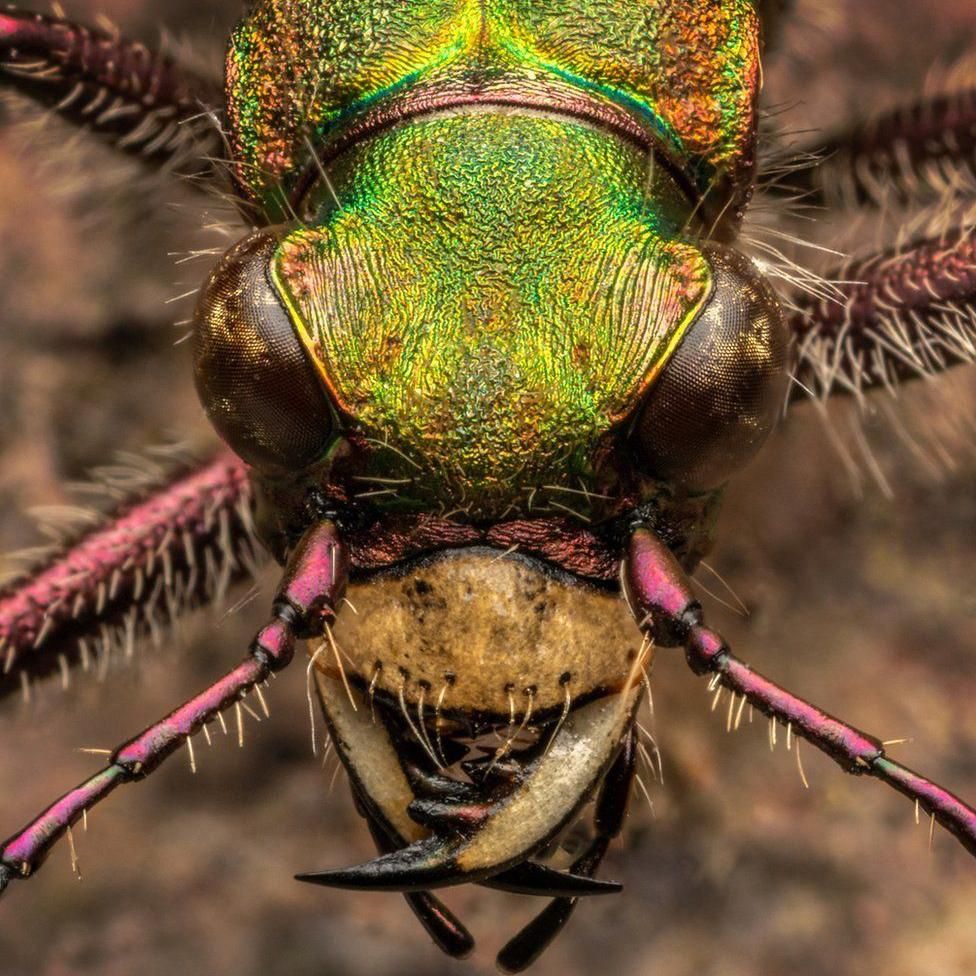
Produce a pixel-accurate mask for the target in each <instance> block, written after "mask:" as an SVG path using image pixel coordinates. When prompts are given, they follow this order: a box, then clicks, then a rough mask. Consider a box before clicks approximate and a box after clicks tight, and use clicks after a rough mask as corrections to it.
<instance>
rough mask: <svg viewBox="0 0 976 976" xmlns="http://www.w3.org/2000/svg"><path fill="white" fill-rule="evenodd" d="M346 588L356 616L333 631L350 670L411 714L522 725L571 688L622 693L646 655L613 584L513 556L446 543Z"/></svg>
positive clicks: (575, 697)
mask: <svg viewBox="0 0 976 976" xmlns="http://www.w3.org/2000/svg"><path fill="white" fill-rule="evenodd" d="M349 595H350V599H351V600H352V602H353V603H354V604H355V606H356V608H357V610H358V613H355V614H350V613H347V614H343V615H342V616H340V618H339V620H338V621H337V623H336V628H335V638H336V642H337V643H338V644H339V646H340V647H342V648H343V660H344V662H345V663H344V667H347V669H348V672H349V676H350V679H351V680H353V681H354V682H356V681H358V682H359V683H360V684H361V685H362V686H364V687H365V686H369V687H370V689H371V691H372V692H373V694H375V696H376V698H377V699H378V700H381V701H382V700H385V701H387V702H390V703H392V704H394V705H400V704H401V701H402V707H401V710H402V711H407V712H409V713H410V715H411V716H416V715H417V712H418V708H419V709H420V710H422V711H424V712H425V713H433V712H434V711H435V710H436V711H438V712H439V713H440V714H441V715H442V716H444V717H450V716H452V715H455V716H458V717H459V718H460V719H461V720H462V721H463V720H465V719H466V718H467V717H469V716H471V715H472V714H477V715H480V716H490V717H492V718H497V719H499V720H514V722H515V723H516V724H517V723H520V722H521V721H522V720H523V718H524V719H526V726H528V725H529V724H531V723H533V722H538V721H539V720H540V719H543V718H545V717H551V716H558V715H559V714H560V713H561V712H562V711H563V709H564V707H565V704H566V697H567V691H568V693H569V695H570V696H571V699H572V701H573V703H576V702H579V701H582V700H585V699H587V698H595V697H599V696H600V695H604V694H606V693H608V692H611V691H617V690H619V689H620V688H621V687H622V686H623V684H624V683H625V682H626V680H627V676H628V674H629V673H630V670H631V667H632V666H633V662H634V660H635V659H636V658H637V657H638V656H639V655H640V654H641V652H642V647H641V641H640V634H639V633H637V632H636V631H635V630H634V624H633V620H632V618H631V615H630V612H629V611H628V609H627V606H626V604H625V603H624V601H623V600H622V599H621V598H620V595H619V593H617V592H615V591H612V590H608V589H604V588H601V587H598V586H594V585H592V584H590V583H587V582H585V581H582V580H580V579H578V578H576V577H574V576H571V575H570V574H568V573H565V572H561V571H559V570H556V569H554V568H553V567H551V566H548V565H546V564H544V563H542V562H541V561H539V560H536V559H533V558H531V557H527V556H524V555H522V554H520V553H513V552H505V551H500V550H498V549H490V548H482V547H469V548H464V549H453V550H444V551H442V552H439V553H437V554H435V555H433V556H431V557H428V558H425V559H421V560H417V561H414V562H412V563H410V564H409V565H407V566H406V567H401V568H400V569H398V570H394V571H391V572H387V573H383V574H377V575H374V576H371V577H369V578H367V579H366V580H363V581H360V582H359V583H356V584H353V586H352V587H351V589H350V594H349ZM333 660H334V654H332V653H323V654H322V655H321V656H320V657H318V658H317V659H316V667H317V668H319V669H320V670H325V671H329V670H334V669H333ZM527 713H528V717H526V716H527Z"/></svg>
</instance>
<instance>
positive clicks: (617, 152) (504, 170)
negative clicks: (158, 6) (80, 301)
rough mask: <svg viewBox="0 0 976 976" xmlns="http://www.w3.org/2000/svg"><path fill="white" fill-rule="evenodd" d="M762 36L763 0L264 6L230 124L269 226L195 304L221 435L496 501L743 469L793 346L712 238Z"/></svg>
mask: <svg viewBox="0 0 976 976" xmlns="http://www.w3.org/2000/svg"><path fill="white" fill-rule="evenodd" d="M706 8H707V9H706ZM758 51H759V26H758V18H757V15H756V13H755V11H754V9H753V6H752V4H751V3H750V2H745V0H724V2H716V3H710V4H700V3H698V2H687V3H685V2H662V0H658V2H633V0H631V2H626V3H623V4H620V3H613V4H611V3H609V2H602V0H590V2H584V0H577V2H570V3H565V2H564V3H558V4H557V3H539V2H531V3H530V2H519V0H508V2H501V0H488V2H484V0H482V2H462V0H429V2H423V3H410V4H402V3H399V2H397V3H394V2H392V0H390V2H387V0H379V2H372V3H362V2H359V0H357V2H355V3H353V2H344V0H339V2H331V3H319V2H297V0H264V2H259V3H257V4H255V5H254V9H253V10H252V12H251V13H250V14H249V15H248V16H247V17H246V18H245V19H244V21H243V22H242V23H241V25H240V26H239V27H238V29H237V31H236V33H235V35H234V37H233V39H232V44H231V49H230V53H229V56H228V101H229V114H230V120H231V138H232V142H233V145H234V149H235V155H236V160H237V179H238V182H239V184H240V186H241V188H242V189H243V191H244V192H245V193H246V194H247V196H248V197H249V198H250V199H251V200H252V202H253V204H254V205H255V206H256V207H258V208H259V210H260V212H261V213H262V214H263V215H264V216H265V219H266V220H267V221H268V222H269V223H270V224H272V225H273V227H274V229H273V230H271V231H268V232H262V233H261V236H260V239H259V240H258V241H257V242H256V243H254V244H253V246H251V245H248V246H245V247H244V248H243V249H238V250H237V251H235V252H234V253H233V254H232V255H231V256H229V258H228V259H226V260H225V262H224V264H223V265H222V267H221V269H218V271H217V272H216V273H215V275H214V277H213V279H212V281H211V285H210V287H209V289H208V291H207V292H206V294H205V295H204V299H203V302H202V303H201V311H200V314H199V320H198V324H199V326H200V327H199V328H198V339H197V343H198V382H199V385H200V388H201V392H202V394H203V397H204V401H205V403H206V404H207V406H208V410H209V412H210V414H211V417H212V418H213V419H214V421H215V423H216V424H217V427H218V429H219V430H221V432H222V433H224V435H225V436H226V437H227V438H228V439H229V440H230V441H231V443H232V444H233V445H234V446H235V448H236V449H238V450H239V452H240V453H241V454H242V455H243V456H244V457H245V458H246V459H247V460H249V461H251V462H252V463H254V464H255V465H256V466H257V467H259V468H260V469H262V470H263V471H264V472H265V473H266V475H267V477H268V478H270V479H272V480H274V478H278V479H279V480H282V479H284V480H288V479H294V478H295V476H296V475H298V474H300V473H302V476H303V477H305V476H306V475H305V474H304V473H306V472H309V471H312V470H314V472H315V474H314V477H313V480H314V479H319V480H326V481H328V483H329V486H330V489H331V490H337V489H336V486H337V485H338V484H340V483H341V484H343V485H344V488H343V489H342V490H343V492H344V494H343V498H344V499H345V500H346V501H350V500H352V501H355V500H357V499H368V502H369V504H370V505H372V506H376V507H379V508H382V509H390V508H393V509H399V510H403V509H406V510H414V511H416V510H419V511H424V512H433V513H437V514H440V515H444V514H448V513H450V514H452V515H457V516H458V517H460V518H468V519H471V520H473V521H476V522H488V521H498V520H502V519H505V518H506V517H509V516H512V515H519V514H528V513H531V512H532V511H533V506H536V507H537V508H538V507H539V505H540V500H545V503H546V504H547V505H553V506H555V508H556V509H559V508H560V507H563V508H567V509H570V510H572V511H574V512H579V513H580V514H582V515H583V516H584V517H586V518H594V517H595V518H600V517H604V516H606V515H608V514H613V513H614V512H616V511H619V510H620V508H621V507H626V505H631V506H633V505H635V504H639V503H641V502H643V501H646V500H647V499H648V497H649V495H650V494H651V493H653V492H656V491H658V490H659V485H660V483H661V482H662V481H665V482H678V483H682V484H684V486H685V488H686V489H687V490H689V491H691V492H695V491H699V490H706V489H712V488H714V487H715V486H716V485H717V484H719V483H721V482H722V481H724V479H725V477H727V474H728V470H730V469H731V467H733V466H735V464H738V463H739V462H740V461H741V459H742V455H744V454H746V453H751V451H752V450H753V449H754V448H755V446H758V443H759V442H760V441H761V439H762V437H763V436H764V434H765V431H766V429H767V428H768V426H769V422H770V420H771V414H772V413H773V412H774V408H773V407H771V404H772V403H773V401H774V400H775V398H776V396H777V390H776V389H773V387H770V385H769V384H768V383H766V382H765V379H766V378H767V377H768V376H773V375H774V374H775V376H777V377H779V375H780V374H781V373H782V365H783V360H784V358H785V352H784V349H783V343H782V341H781V336H779V334H778V333H777V328H776V326H777V324H778V318H777V313H776V312H775V302H774V300H773V299H772V297H771V296H770V295H769V294H768V292H767V291H765V286H764V285H762V283H761V282H760V281H759V279H758V277H757V275H756V273H755V272H754V270H753V269H751V267H749V266H748V265H747V264H746V263H745V262H742V261H741V260H739V259H736V258H735V257H734V255H732V254H731V253H730V252H728V251H727V250H726V249H724V248H723V247H719V246H718V245H706V244H704V243H703V238H705V237H706V236H712V235H717V236H719V237H722V238H724V239H725V240H726V241H727V240H728V239H729V238H730V237H731V236H733V235H734V228H735V225H736V220H737V216H738V215H739V214H740V211H741V207H742V205H743V203H744V201H745V199H746V197H747V193H748V185H749V179H748V174H749V173H750V171H751V167H752V148H753V138H754V131H755V118H754V112H755V104H754V103H755V95H756V88H757V79H758V77H759V61H758ZM231 282H236V284H232V283H231ZM242 283H243V284H242ZM245 286H246V289H250V291H248V294H249V295H251V296H252V298H251V299H250V301H251V307H253V306H254V305H255V304H260V305H261V306H262V307H264V308H265V309H266V310H267V311H266V312H265V313H264V317H263V319H262V321H264V322H265V323H266V324H264V325H261V324H260V322H259V321H258V320H255V321H254V322H252V324H251V326H249V327H248V329H249V330H250V331H248V330H243V331H242V327H241V325H240V322H241V319H242V315H241V310H240V308H239V307H238V306H239V303H240V296H241V294H242V293H243V290H245ZM235 302H237V303H238V304H237V305H235V304H234V303H235ZM723 308H724V309H725V313H727V314H723V313H722V309H723ZM730 315H731V316H732V319H735V328H734V329H733V332H734V335H732V334H731V333H730V332H729V328H728V323H729V321H730V318H729V316H730ZM736 316H738V318H737V319H736ZM246 317H247V316H244V318H246ZM259 318H260V317H259ZM272 318H273V319H274V324H273V326H272V325H270V324H267V323H270V321H271V319H272ZM700 323H706V324H705V325H701V326H699V324H700ZM708 323H710V324H708ZM696 330H698V331H699V332H700V333H701V334H700V335H699V337H698V338H696V339H695V340H694V341H691V340H689V338H688V337H689V334H690V332H693V331H696ZM706 331H707V333H708V335H707V336H704V333H705V332H706ZM702 336H704V339H703V338H702ZM705 340H707V341H705ZM289 342H290V343H292V345H288V343H289ZM296 343H297V348H296V347H295V344H296ZM285 346H287V347H288V348H287V349H285ZM682 349H688V350H690V349H695V350H697V351H696V353H695V356H696V359H695V364H696V366H695V369H694V370H693V371H692V372H693V373H694V376H693V377H692V382H691V385H690V386H689V384H688V382H687V379H686V378H685V377H684V376H683V374H682V375H678V374H676V379H675V380H674V382H673V383H672V384H671V385H670V386H669V385H668V384H666V383H665V384H663V385H662V383H661V382H660V380H661V378H662V377H663V376H666V375H667V373H668V370H669V366H670V364H671V363H672V361H673V360H674V359H675V356H676V355H677V354H679V352H680V351H681V350H682ZM272 359H274V360H275V364H276V365H275V366H274V367H273V368H272V366H270V365H269V362H270V361H271V360H272ZM283 361H287V363H288V366H287V368H284V367H281V363H282V362H283ZM228 362H231V363H232V365H228ZM679 373H680V370H679ZM231 376H232V377H233V382H234V383H235V384H237V385H236V387H235V392H234V393H233V395H231V393H230V388H229V386H228V383H229V382H230V381H229V380H226V378H227V377H231ZM243 377H247V382H250V383H251V385H252V386H253V390H252V391H251V396H250V399H248V398H247V397H246V396H243V397H242V395H241V389H240V384H241V382H242V378H243ZM777 381H778V380H777ZM735 383H738V384H739V385H740V386H742V385H743V384H744V385H745V387H748V390H747V392H746V394H745V395H743V396H739V397H738V399H736V397H734V396H732V397H730V396H728V395H726V394H727V390H726V386H728V385H729V384H732V385H734V384H735ZM675 384H677V385H675ZM723 384H725V386H723ZM774 386H775V384H774ZM671 387H674V389H672V388H671ZM703 389H704V390H705V391H706V392H707V391H708V390H712V392H713V393H714V395H713V396H712V398H711V405H709V403H708V402H706V401H707V398H706V399H705V400H702V402H701V403H700V404H698V406H697V407H696V405H695V404H694V403H693V402H691V401H692V400H693V398H694V396H695V395H696V394H701V393H702V390H703ZM662 390H663V393H662V392H661V391H662ZM716 391H717V392H716ZM248 404H250V406H248ZM743 421H744V423H743ZM731 423H734V424H735V431H734V436H730V435H729V433H728V428H729V424H731ZM743 431H744V433H743ZM635 438H636V440H635ZM675 438H677V442H678V443H677V446H676V444H675ZM710 438H711V439H712V440H717V441H718V442H720V443H719V447H718V449H717V455H718V457H719V460H718V463H717V466H716V465H715V464H712V465H705V466H704V467H703V466H702V464H701V458H702V456H703V452H705V453H707V450H708V449H709V444H710V440H709V439H710ZM683 452H684V453H683ZM713 453H715V452H714V450H713ZM685 455H694V458H693V460H691V461H689V460H688V458H687V457H686V456H685ZM732 462H734V464H733V463H732ZM686 474H687V475H688V476H687V477H685V475H686ZM573 495H576V496H578V497H577V498H575V499H574V498H573V497H572V496H573ZM560 499H561V502H560ZM550 510H552V509H550Z"/></svg>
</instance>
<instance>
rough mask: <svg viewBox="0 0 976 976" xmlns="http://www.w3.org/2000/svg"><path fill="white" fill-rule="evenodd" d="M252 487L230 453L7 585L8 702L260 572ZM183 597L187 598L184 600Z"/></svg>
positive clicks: (1, 616)
mask: <svg viewBox="0 0 976 976" xmlns="http://www.w3.org/2000/svg"><path fill="white" fill-rule="evenodd" d="M252 540H253V536H252V530H251V488H250V484H249V483H248V479H247V470H246V468H245V467H244V464H243V463H242V462H241V461H239V460H238V459H237V458H236V457H234V456H233V455H231V454H229V453H228V452H221V453H220V454H218V455H217V456H216V457H211V458H208V459H207V460H206V461H204V462H201V463H198V464H196V465H194V466H193V467H191V468H190V470H188V471H186V470H184V471H181V472H179V473H177V474H175V475H174V476H173V477H171V478H170V479H168V480H167V481H165V482H164V483H162V484H161V485H159V486H158V487H156V488H154V489H152V490H151V491H150V492H149V493H148V494H147V495H145V496H144V497H142V498H129V499H126V500H125V501H123V502H122V503H121V504H120V505H119V507H118V508H117V509H116V511H115V512H114V513H113V514H112V515H111V516H110V517H109V518H108V519H107V520H106V521H105V522H104V523H103V524H102V525H98V526H96V527H95V528H93V529H90V530H89V531H88V532H86V533H85V534H84V535H83V536H82V537H81V538H80V539H78V540H77V541H76V542H75V543H74V544H73V545H71V546H70V547H68V548H67V549H65V550H64V551H62V552H60V553H58V554H57V555H55V556H54V557H52V558H51V559H50V560H48V561H47V562H46V563H43V564H41V565H40V566H38V567H36V568H35V569H33V570H31V571H30V572H29V573H27V574H26V575H25V576H23V577H21V578H20V579H18V580H15V581H14V582H12V583H10V584H8V585H7V586H5V587H3V588H0V699H2V698H4V697H6V696H7V695H10V694H12V693H14V692H16V691H17V690H18V689H20V688H21V687H22V686H23V684H24V682H25V681H32V680H35V679H37V678H42V677H44V676H46V675H48V674H51V673H56V672H57V671H58V669H59V668H62V669H63V671H64V672H67V670H68V669H69V668H71V667H75V666H77V665H79V664H80V665H81V667H83V668H84V669H85V670H88V669H89V668H90V667H91V666H92V664H93V662H94V660H95V659H96V658H97V657H98V656H99V654H98V650H97V649H98V648H99V647H101V654H102V655H107V654H108V653H109V648H110V646H111V644H112V643H114V640H115V637H116V635H118V634H122V635H123V636H124V638H125V642H126V653H129V651H130V649H131V641H133V640H134V639H135V637H136V636H137V635H139V634H141V633H144V632H146V631H147V630H148V631H151V632H153V634H154V636H155V631H156V629H157V626H158V624H157V621H158V620H159V619H161V618H165V617H167V616H172V615H173V614H174V613H178V612H182V611H183V610H185V609H190V608H192V607H194V606H199V605H201V604H204V603H209V602H211V601H213V600H216V599H219V598H220V597H221V595H222V594H223V592H224V590H225V589H226V587H227V586H228V585H230V584H231V583H233V582H235V581H236V580H238V579H240V578H242V577H244V576H246V575H248V573H249V572H250V571H252V569H253V567H254V565H255V563H256V561H257V558H258V557H257V556H256V555H255V552H254V548H253V546H252ZM177 594H178V596H177Z"/></svg>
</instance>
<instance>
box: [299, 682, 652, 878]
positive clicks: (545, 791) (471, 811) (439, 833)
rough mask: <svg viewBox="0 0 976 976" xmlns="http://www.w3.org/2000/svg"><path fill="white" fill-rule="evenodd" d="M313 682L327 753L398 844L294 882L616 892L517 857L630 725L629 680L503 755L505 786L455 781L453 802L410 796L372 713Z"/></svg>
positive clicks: (593, 774)
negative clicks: (328, 738)
mask: <svg viewBox="0 0 976 976" xmlns="http://www.w3.org/2000/svg"><path fill="white" fill-rule="evenodd" d="M635 670H637V669H635ZM316 681H317V684H318V691H319V697H320V700H321V702H322V707H323V710H324V712H325V717H326V721H327V723H328V725H329V729H330V731H331V733H332V738H333V741H334V742H335V745H336V751H337V752H338V754H339V756H340V758H341V759H342V762H343V764H344V765H345V767H346V769H347V770H348V772H349V775H350V777H351V779H352V781H353V786H354V788H355V791H356V793H357V795H358V797H359V799H360V800H361V802H362V804H363V807H364V808H365V811H366V814H367V816H369V817H370V818H371V819H372V820H374V821H375V822H376V823H377V824H378V825H379V826H380V827H381V828H382V829H383V830H384V831H385V832H386V833H387V834H388V835H389V836H390V837H391V839H392V840H394V841H396V842H397V843H398V846H399V847H400V849H397V850H394V851H392V852H390V853H388V854H384V855H383V856H381V857H378V858H376V859H375V860H373V861H370V862H367V863H365V864H361V865H358V866H356V867H351V868H345V869H340V870H336V871H324V872H319V873H314V874H304V875H300V876H298V879H299V880H301V881H309V882H312V883H314V884H322V885H328V886H331V887H337V888H354V889H360V890H373V891H402V892H415V891H427V890H430V889H432V888H441V887H447V886H450V885H458V884H465V883H469V882H479V883H485V884H488V885H489V886H491V887H498V888H503V889H505V890H510V891H519V892H522V893H531V894H544V895H551V896H555V897H577V896H580V895H584V894H609V893H613V892H616V891H619V890H620V885H617V884H613V883H607V882H600V881H595V880H594V879H592V878H588V877H585V876H584V875H574V874H565V873H562V872H558V871H555V870H553V869H551V868H547V867H545V866H544V865H541V864H536V863H534V862H530V861H528V860H527V859H528V858H529V857H530V856H531V855H532V854H533V853H534V852H536V851H538V850H539V849H540V848H542V847H544V846H545V845H546V844H548V843H549V842H550V841H551V840H552V839H553V838H554V837H555V836H556V835H557V834H558V833H559V832H560V831H561V830H562V829H563V828H564V827H565V826H566V825H567V824H568V823H569V822H570V821H571V820H572V819H573V817H574V816H575V815H576V814H577V813H578V811H579V810H580V808H581V807H582V806H583V804H584V803H585V802H586V800H587V799H588V798H589V796H590V794H591V792H592V791H593V789H594V788H595V787H596V785H597V784H598V783H599V782H600V780H601V779H602V778H603V776H604V774H605V773H606V770H607V769H608V767H609V766H610V764H611V763H612V762H613V760H614V757H615V756H616V754H617V751H618V749H619V747H620V744H621V741H622V740H623V738H624V736H625V734H626V732H627V730H628V729H629V728H630V727H631V724H632V723H633V720H634V713H635V710H636V707H637V704H638V702H639V700H640V685H639V684H637V683H635V682H634V681H630V682H628V683H627V684H626V686H625V687H624V689H623V690H622V691H620V692H618V693H616V694H611V695H605V696H603V697H602V698H598V699H596V700H595V701H591V702H589V703H588V704H585V705H582V706H580V707H578V708H576V709H574V710H572V711H571V712H570V713H569V715H568V716H566V718H565V720H564V721H562V722H561V723H560V724H559V726H558V728H557V730H556V732H555V733H554V734H553V735H551V736H550V737H549V738H548V739H546V740H545V741H540V742H539V743H537V745H536V747H535V748H534V749H533V750H530V752H529V758H528V759H527V760H526V761H525V762H524V763H523V762H519V761H517V760H514V761H512V763H511V764H512V766H514V767H515V771H514V774H513V775H512V776H511V777H510V780H509V782H508V783H507V784H504V785H502V786H498V787H492V788H491V789H490V790H488V791H487V792H480V791H479V794H478V795H477V797H476V796H474V795H472V790H475V789H477V788H476V787H471V786H470V785H469V784H464V783H459V784H458V787H459V790H458V794H457V795H456V796H455V797H454V798H453V800H452V799H451V798H450V797H447V798H445V799H443V800H441V801H439V802H438V803H435V804H431V803H429V802H424V800H420V801H418V799H417V797H416V794H415V791H414V786H413V785H412V784H411V781H410V779H409V777H408V771H407V768H406V767H405V764H404V760H403V758H401V755H400V754H399V752H398V751H397V749H396V748H395V746H394V744H393V740H392V738H391V736H390V732H389V729H388V728H387V726H386V724H385V722H384V721H380V717H381V715H382V712H379V713H378V714H377V719H376V721H374V720H373V719H372V718H371V715H370V710H369V708H368V707H367V708H356V707H355V706H354V704H353V702H352V701H351V699H350V698H349V696H348V695H347V691H346V688H345V686H344V685H343V684H342V682H341V680H339V679H337V678H334V677H330V676H329V675H328V674H325V673H322V672H317V673H316ZM479 800H480V802H479ZM425 814H426V815H425ZM420 821H423V822H420ZM401 845H405V846H401Z"/></svg>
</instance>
